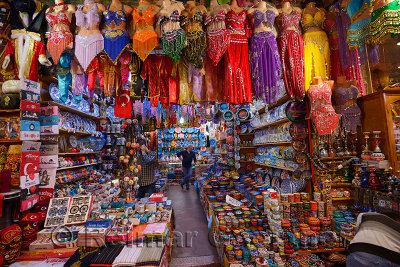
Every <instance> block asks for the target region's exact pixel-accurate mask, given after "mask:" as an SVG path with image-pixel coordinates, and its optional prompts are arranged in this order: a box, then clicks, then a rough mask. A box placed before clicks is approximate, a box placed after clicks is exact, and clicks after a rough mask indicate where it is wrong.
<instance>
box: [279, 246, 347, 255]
mask: <svg viewBox="0 0 400 267" xmlns="http://www.w3.org/2000/svg"><path fill="white" fill-rule="evenodd" d="M340 251H346V248H332V249H326V248H324V249H299V250H298V251H295V252H294V253H293V254H296V253H297V254H309V253H325V252H340ZM281 255H287V254H284V253H281Z"/></svg>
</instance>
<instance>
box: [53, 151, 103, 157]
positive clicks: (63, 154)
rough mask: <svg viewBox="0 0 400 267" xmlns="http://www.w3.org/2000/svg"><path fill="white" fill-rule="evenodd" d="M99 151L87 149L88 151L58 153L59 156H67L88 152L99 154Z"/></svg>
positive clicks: (86, 153)
mask: <svg viewBox="0 0 400 267" xmlns="http://www.w3.org/2000/svg"><path fill="white" fill-rule="evenodd" d="M100 153H101V151H92V152H90V151H88V152H65V153H58V155H59V156H68V155H88V154H100Z"/></svg>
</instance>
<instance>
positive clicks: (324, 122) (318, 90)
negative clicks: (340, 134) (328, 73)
mask: <svg viewBox="0 0 400 267" xmlns="http://www.w3.org/2000/svg"><path fill="white" fill-rule="evenodd" d="M307 95H308V97H309V99H310V102H311V111H310V118H311V121H312V122H313V125H314V127H315V129H316V130H317V133H318V134H319V135H326V134H332V132H333V131H335V130H336V128H337V126H338V123H339V119H340V115H339V114H336V112H335V110H334V109H333V106H332V102H331V96H332V92H331V88H330V87H329V85H328V83H327V82H324V83H322V84H321V86H319V85H310V89H309V90H308V91H307Z"/></svg>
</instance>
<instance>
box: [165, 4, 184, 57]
mask: <svg viewBox="0 0 400 267" xmlns="http://www.w3.org/2000/svg"><path fill="white" fill-rule="evenodd" d="M167 22H170V23H169V25H170V27H172V26H175V28H174V30H171V31H166V30H165V29H164V27H165V24H167ZM179 22H180V17H179V12H178V10H174V11H173V12H171V14H170V15H169V17H165V16H160V17H159V24H160V28H161V46H162V50H163V51H164V53H165V54H166V55H168V56H169V57H171V59H172V61H173V62H177V61H178V60H179V59H180V55H179V54H180V52H181V51H182V49H183V48H184V47H185V45H186V33H185V32H184V31H183V30H182V29H181V28H180V24H179ZM171 24H172V25H171Z"/></svg>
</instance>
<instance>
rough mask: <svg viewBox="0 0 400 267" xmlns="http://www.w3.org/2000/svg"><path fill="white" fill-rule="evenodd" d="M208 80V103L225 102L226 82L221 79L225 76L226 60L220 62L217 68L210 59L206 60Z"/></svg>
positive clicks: (206, 83) (206, 80)
mask: <svg viewBox="0 0 400 267" xmlns="http://www.w3.org/2000/svg"><path fill="white" fill-rule="evenodd" d="M204 65H205V71H206V79H205V85H206V89H207V98H208V101H212V102H215V101H217V102H224V86H225V81H224V79H221V78H220V77H224V75H225V69H224V67H225V65H224V60H223V59H222V60H220V61H219V62H218V64H217V65H216V66H214V64H213V61H212V60H211V59H210V58H206V59H205V64H204Z"/></svg>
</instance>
